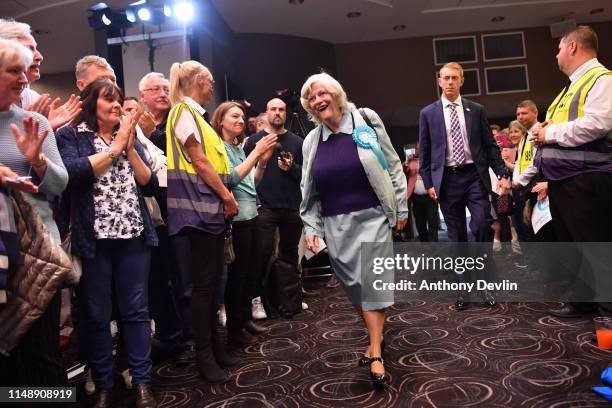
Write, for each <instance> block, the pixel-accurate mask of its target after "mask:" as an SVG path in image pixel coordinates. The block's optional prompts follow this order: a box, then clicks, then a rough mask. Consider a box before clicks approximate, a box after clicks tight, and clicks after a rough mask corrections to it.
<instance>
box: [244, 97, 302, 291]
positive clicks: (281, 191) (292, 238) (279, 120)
mask: <svg viewBox="0 0 612 408" xmlns="http://www.w3.org/2000/svg"><path fill="white" fill-rule="evenodd" d="M266 116H267V119H268V127H267V128H265V129H264V130H262V131H260V132H257V133H255V134H254V135H252V136H250V137H249V140H248V141H247V143H246V144H245V146H244V151H245V153H246V155H247V156H248V155H249V153H251V151H252V150H253V149H254V148H255V144H256V143H257V142H258V141H259V140H260V139H261V138H262V137H264V136H265V135H267V134H269V133H276V134H277V135H278V143H277V144H276V149H275V152H274V155H275V156H276V157H277V160H272V159H271V160H270V161H268V163H267V165H266V167H265V170H264V175H263V177H262V179H261V181H260V182H259V184H258V185H257V195H258V196H259V200H260V201H261V207H260V208H259V217H260V225H261V240H262V253H263V257H262V263H263V265H261V267H260V268H259V270H260V273H261V272H263V270H264V268H265V266H266V265H267V262H268V256H270V255H272V254H273V251H274V232H275V231H276V228H278V229H279V233H280V242H279V258H282V259H283V260H285V261H287V262H289V263H291V264H293V265H295V267H296V269H295V270H296V273H297V264H298V243H299V241H300V236H301V233H302V227H303V225H302V220H301V219H300V214H299V208H300V202H301V201H302V193H301V191H300V182H301V180H302V142H303V141H302V139H301V138H300V137H299V136H298V135H296V134H295V133H292V132H291V131H288V130H287V129H285V120H286V119H287V106H286V104H285V102H283V101H282V100H281V99H279V98H274V99H271V100H270V101H269V102H268V104H267V108H266ZM261 278H262V276H261V275H260V276H256V277H255V279H256V282H251V284H252V285H251V287H254V288H256V290H257V292H259V293H254V294H253V295H254V296H253V297H256V296H260V295H261V291H262V290H261V289H262V288H261Z"/></svg>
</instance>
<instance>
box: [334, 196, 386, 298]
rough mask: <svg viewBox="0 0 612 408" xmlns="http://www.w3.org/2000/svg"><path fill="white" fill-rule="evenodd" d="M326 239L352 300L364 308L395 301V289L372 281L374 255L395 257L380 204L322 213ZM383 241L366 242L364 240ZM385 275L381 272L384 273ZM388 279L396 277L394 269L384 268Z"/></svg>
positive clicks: (338, 272) (335, 266) (337, 272)
mask: <svg viewBox="0 0 612 408" xmlns="http://www.w3.org/2000/svg"><path fill="white" fill-rule="evenodd" d="M323 224H324V232H325V243H326V244H327V248H328V251H329V260H330V263H331V266H332V268H333V269H334V273H335V274H336V277H337V278H338V280H339V281H340V282H341V283H342V286H343V287H344V290H345V291H346V295H347V297H348V298H349V301H350V302H351V303H352V304H355V305H360V306H361V308H362V309H363V310H379V309H384V308H386V307H388V306H391V305H392V304H393V292H390V291H377V290H375V289H374V287H373V285H372V282H373V281H374V279H378V278H379V277H378V276H376V275H375V274H374V273H373V271H372V262H373V259H374V258H375V257H393V233H392V228H391V226H390V225H389V220H388V219H387V217H386V216H385V213H384V212H383V210H382V208H381V207H380V206H378V207H374V208H367V209H365V210H360V211H355V212H351V213H348V214H339V215H334V216H330V217H323ZM370 242H373V243H374V242H375V243H381V244H380V245H367V246H366V245H364V247H363V250H362V245H361V244H362V243H370ZM381 277H382V276H381ZM383 278H384V280H385V281H391V282H392V281H393V278H394V270H390V271H385V273H384V277H383Z"/></svg>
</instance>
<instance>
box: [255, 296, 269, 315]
mask: <svg viewBox="0 0 612 408" xmlns="http://www.w3.org/2000/svg"><path fill="white" fill-rule="evenodd" d="M251 316H253V320H262V319H266V318H267V317H268V315H267V314H266V309H264V307H263V303H261V296H257V297H256V298H253V300H252V301H251Z"/></svg>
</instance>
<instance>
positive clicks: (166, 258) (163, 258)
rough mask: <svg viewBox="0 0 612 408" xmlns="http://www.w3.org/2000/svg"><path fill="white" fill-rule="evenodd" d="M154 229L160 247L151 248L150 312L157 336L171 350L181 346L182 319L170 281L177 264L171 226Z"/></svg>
mask: <svg viewBox="0 0 612 408" xmlns="http://www.w3.org/2000/svg"><path fill="white" fill-rule="evenodd" d="M155 231H156V232H157V236H158V237H159V246H157V247H153V248H152V251H151V273H150V274H149V311H150V313H151V318H152V319H153V320H154V321H155V337H157V338H158V339H159V341H160V342H161V343H162V345H163V347H167V348H169V349H172V348H175V347H178V346H179V345H180V343H181V340H182V333H183V330H182V328H183V327H182V319H181V316H180V315H179V311H178V306H177V302H176V300H175V297H174V290H173V284H172V282H171V276H172V270H173V269H174V268H175V265H176V263H174V262H173V261H174V257H173V252H172V247H171V245H170V238H169V237H168V228H167V227H166V226H159V227H157V228H156V229H155ZM189 327H191V325H189Z"/></svg>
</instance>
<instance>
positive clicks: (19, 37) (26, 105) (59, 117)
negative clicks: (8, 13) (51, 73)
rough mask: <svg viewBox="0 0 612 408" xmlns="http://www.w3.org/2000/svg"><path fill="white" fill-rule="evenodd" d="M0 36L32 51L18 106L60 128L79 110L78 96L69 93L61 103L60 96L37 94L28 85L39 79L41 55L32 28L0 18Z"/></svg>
mask: <svg viewBox="0 0 612 408" xmlns="http://www.w3.org/2000/svg"><path fill="white" fill-rule="evenodd" d="M0 38H4V39H7V40H12V41H17V42H19V43H21V44H22V45H24V46H25V47H26V48H28V49H29V50H30V51H32V55H33V60H32V64H31V65H30V67H29V68H28V71H27V73H26V77H27V79H28V86H27V87H26V88H25V89H24V90H23V91H22V93H21V99H20V101H19V103H18V104H17V105H19V107H21V108H23V109H25V110H28V111H32V112H38V113H40V114H42V115H44V116H46V117H47V119H49V123H50V125H51V127H52V128H53V130H56V129H58V128H60V127H61V126H63V125H65V124H66V123H68V122H70V121H71V120H72V119H73V118H74V117H76V115H78V113H79V112H80V111H81V102H80V99H79V97H78V96H74V95H71V96H70V98H69V99H68V101H67V102H66V103H65V104H63V105H62V100H61V99H60V98H55V99H52V98H51V97H50V95H49V94H42V95H41V94H39V93H38V92H36V91H35V90H33V89H32V88H30V85H31V84H32V83H33V82H34V81H38V80H39V79H40V64H41V63H42V61H43V59H44V58H43V55H42V53H41V52H40V51H39V50H38V44H37V43H36V40H35V39H34V37H33V36H32V30H31V28H30V26H29V25H28V24H26V23H20V22H18V21H15V20H9V19H0Z"/></svg>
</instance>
